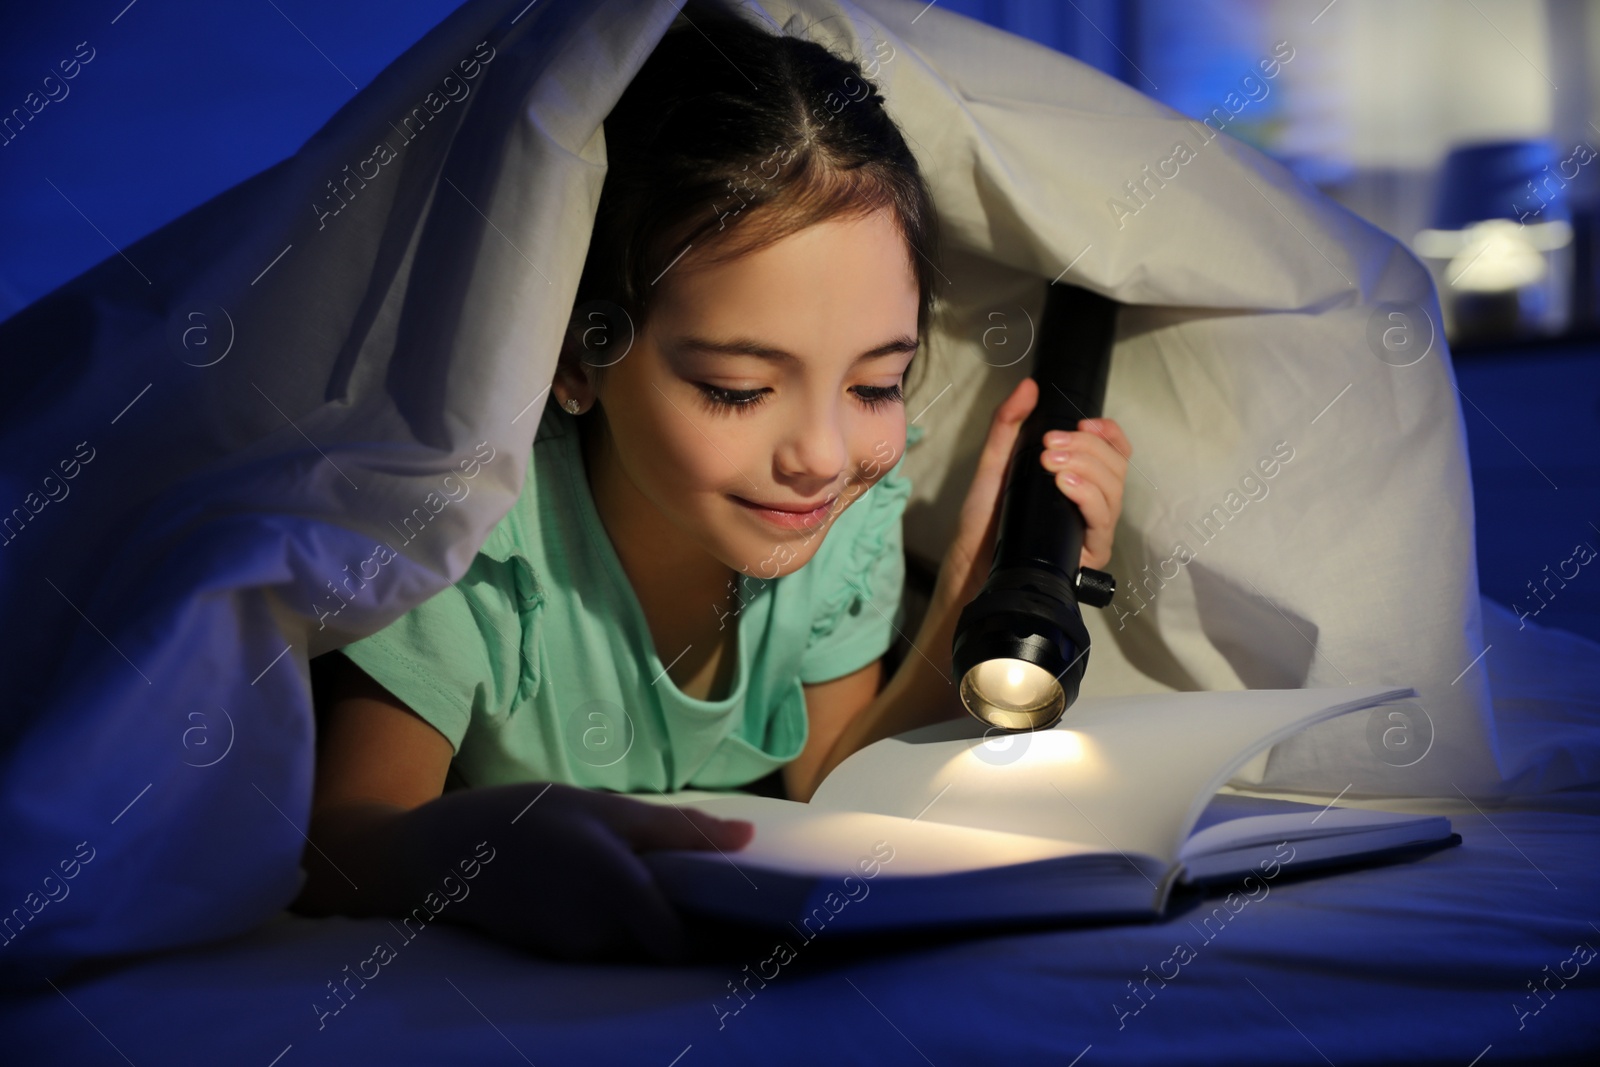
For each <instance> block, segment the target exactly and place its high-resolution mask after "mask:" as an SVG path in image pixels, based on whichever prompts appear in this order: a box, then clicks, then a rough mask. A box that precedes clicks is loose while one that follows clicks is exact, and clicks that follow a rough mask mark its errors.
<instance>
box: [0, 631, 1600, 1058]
mask: <svg viewBox="0 0 1600 1067" xmlns="http://www.w3.org/2000/svg"><path fill="white" fill-rule="evenodd" d="M1489 610H1490V611H1491V618H1492V619H1494V620H1496V625H1497V626H1498V628H1499V629H1498V633H1497V635H1496V636H1499V637H1500V638H1502V639H1504V640H1507V641H1508V642H1509V641H1510V639H1512V637H1513V635H1514V634H1515V632H1516V627H1515V620H1514V617H1513V616H1512V615H1511V613H1510V612H1508V611H1506V610H1505V609H1503V608H1497V607H1496V606H1495V605H1493V604H1492V603H1491V604H1490V605H1489ZM1516 636H1520V637H1521V638H1524V639H1526V638H1528V637H1529V636H1530V635H1529V633H1528V632H1526V631H1524V632H1522V633H1521V634H1520V635H1516ZM1533 637H1534V640H1533V641H1526V640H1525V641H1524V642H1523V643H1522V646H1521V647H1522V648H1523V649H1524V651H1523V652H1522V653H1521V654H1520V655H1519V657H1518V658H1517V659H1516V660H1515V661H1513V660H1512V659H1511V657H1507V659H1506V660H1505V661H1503V664H1504V665H1503V666H1502V667H1501V668H1499V669H1498V670H1497V674H1496V677H1495V679H1494V680H1495V682H1496V685H1497V691H1499V692H1501V693H1504V694H1505V697H1504V698H1503V699H1504V701H1505V702H1506V704H1507V706H1510V705H1512V704H1514V705H1515V706H1516V707H1517V709H1518V718H1516V719H1515V720H1513V721H1515V722H1517V723H1518V724H1519V725H1520V727H1522V728H1523V729H1525V731H1526V734H1525V735H1519V734H1517V733H1516V731H1513V740H1514V741H1516V742H1521V743H1524V744H1526V745H1527V746H1529V747H1530V748H1534V747H1541V746H1543V747H1544V748H1545V750H1546V751H1550V745H1551V744H1552V739H1553V738H1564V739H1565V740H1564V741H1562V742H1561V743H1565V744H1570V743H1572V742H1573V741H1574V739H1576V738H1578V737H1579V736H1580V733H1581V732H1584V731H1586V732H1587V733H1589V734H1593V733H1594V732H1595V731H1596V730H1597V729H1600V727H1597V726H1596V723H1595V715H1596V711H1597V710H1600V708H1597V701H1596V697H1595V694H1596V693H1597V692H1600V685H1597V681H1600V678H1597V674H1600V655H1597V654H1600V646H1597V645H1596V644H1594V643H1593V642H1590V641H1587V640H1586V639H1583V638H1580V637H1577V636H1576V635H1571V634H1567V633H1565V632H1563V631H1557V630H1541V631H1538V632H1536V633H1534V634H1533ZM1506 647H1511V648H1516V647H1517V646H1516V645H1515V644H1511V645H1509V646H1506ZM1590 748H1591V751H1592V750H1593V746H1592V745H1591V746H1590ZM1302 799H1303V797H1302ZM1327 799H1330V800H1331V799H1332V797H1329V798H1327ZM1378 806H1387V807H1390V808H1393V809H1395V810H1400V809H1404V810H1429V811H1443V812H1447V813H1448V814H1449V815H1450V818H1451V821H1452V824H1453V826H1454V828H1455V829H1456V830H1457V832H1459V833H1460V834H1461V837H1462V843H1461V844H1460V845H1459V846H1456V847H1453V848H1447V849H1444V850H1442V851H1438V852H1434V853H1431V854H1428V855H1425V856H1422V857H1420V858H1416V859H1412V860H1407V861H1402V862H1394V863H1390V864H1386V865H1382V866H1377V867H1372V868H1363V869H1353V870H1345V871H1341V872H1336V873H1324V874H1320V875H1312V874H1307V875H1306V876H1304V877H1302V878H1300V879H1298V880H1291V879H1288V878H1284V879H1282V880H1280V881H1279V882H1277V883H1275V884H1273V885H1272V886H1271V888H1270V891H1269V892H1268V893H1267V894H1266V895H1265V896H1263V897H1260V898H1259V899H1257V900H1254V901H1253V902H1251V903H1249V904H1247V905H1244V906H1242V907H1240V906H1238V905H1235V906H1236V907H1238V910H1237V911H1234V910H1233V909H1230V908H1226V907H1222V899H1221V898H1222V894H1223V892H1224V890H1222V889H1216V890H1213V891H1212V892H1211V894H1210V895H1209V896H1207V897H1206V898H1204V899H1200V898H1199V897H1198V896H1192V897H1191V898H1189V899H1187V900H1185V901H1184V903H1183V905H1182V906H1181V908H1180V909H1179V910H1177V911H1175V913H1174V914H1172V915H1171V916H1169V917H1168V918H1166V919H1164V920H1162V921H1159V922H1154V923H1149V924H1130V925H1111V926H1078V927H1072V926H1065V927H1063V926H1057V927H1051V926H1049V925H1048V924H1046V925H1041V926H1036V927H1031V928H1027V929H1020V930H1004V929H1002V930H966V931H945V932H929V933H919V934H915V935H905V936H901V937H898V938H893V939H885V938H879V939H872V940H865V941H850V940H849V939H842V938H836V939H834V940H832V941H830V940H829V939H828V937H827V934H826V932H824V933H822V934H819V935H818V936H817V938H816V940H815V941H813V942H803V941H801V942H800V943H799V944H798V945H797V946H795V949H796V951H795V957H794V959H793V960H792V961H791V962H789V963H788V964H787V965H785V966H784V967H783V968H782V969H781V970H780V972H779V973H778V974H777V976H776V977H774V978H772V980H771V981H769V982H764V983H763V982H762V981H761V980H760V978H759V977H758V978H756V979H755V980H749V979H748V976H749V975H750V973H751V970H750V968H753V967H754V966H755V964H756V963H757V961H758V960H761V959H763V958H765V957H767V956H769V955H770V954H771V950H772V946H773V943H774V941H775V936H774V935H761V934H756V933H753V932H746V931H737V932H730V931H727V930H720V931H719V930H717V929H715V928H709V927H707V928H702V929H700V930H699V933H700V934H701V936H702V937H703V938H704V943H703V945H702V947H701V949H700V950H699V951H700V953H701V958H699V959H697V960H696V962H695V964H694V965H691V966H682V967H660V966H654V965H622V964H583V965H579V964H568V963H560V962H555V961H550V960H545V959H540V958H537V957H532V956H528V955H525V954H523V953H520V952H517V951H515V950H511V949H507V948H505V947H502V946H499V945H497V944H495V943H494V942H493V941H492V940H491V939H489V938H487V937H484V936H480V935H478V934H476V933H474V932H472V931H468V930H462V929H457V928H451V927H448V926H442V925H440V926H434V927H432V928H430V929H428V930H427V931H426V932H425V933H422V934H418V935H416V937H415V940H414V941H413V942H406V941H405V940H404V939H403V938H402V937H401V936H400V935H399V934H398V933H397V932H396V930H395V929H394V927H392V926H391V925H390V924H389V923H388V922H387V921H386V920H382V919H373V920H353V919H345V918H331V919H306V918H301V917H297V916H294V915H292V914H290V913H287V912H284V913H281V914H279V915H278V916H277V917H276V918H274V919H272V920H271V921H270V922H267V923H265V924H263V925H262V926H261V927H260V928H258V929H256V930H255V931H253V932H251V933H249V934H248V935H246V936H243V937H239V938H235V939H231V940H227V941H223V942H218V943H213V944H208V945H204V946H196V947H193V948H188V949H184V950H181V951H176V952H164V953H160V954H155V955H147V956H142V957H133V958H128V959H124V960H118V961H113V962H109V963H100V964H93V965H89V966H87V967H85V968H82V969H81V970H80V971H78V972H76V973H73V974H71V975H68V976H66V977H64V978H63V979H62V980H60V981H58V982H56V983H55V985H54V987H53V988H48V987H47V988H43V989H41V990H39V991H37V992H33V993H30V994H25V995H15V996H13V997H11V998H10V999H9V1000H8V1001H7V1002H6V1003H5V1005H4V1006H3V1007H0V1031H3V1032H4V1033H5V1034H6V1035H7V1039H6V1049H7V1054H6V1059H7V1062H11V1063H18V1064H24V1063H25V1064H73V1065H91V1064H101V1063H104V1064H113V1063H124V1062H127V1063H134V1064H138V1065H141V1067H143V1065H146V1064H159V1063H229V1064H260V1065H263V1067H293V1065H295V1064H322V1063H329V1064H332V1063H372V1064H385V1065H394V1067H399V1065H402V1064H418V1065H422V1064H428V1065H432V1064H442V1063H448V1064H452V1065H463V1067H464V1065H468V1064H480V1063H482V1064H504V1063H518V1062H528V1063H534V1064H538V1065H540V1067H545V1065H559V1064H576V1065H584V1064H595V1065H600V1064H639V1063H645V1064H661V1065H671V1064H679V1065H684V1067H688V1065H693V1064H708V1063H717V1064H722V1063H728V1064H735V1063H768V1064H821V1063H829V1064H831V1063H839V1064H847V1063H851V1064H879V1063H933V1064H939V1065H945V1064H987V1063H1016V1064H1050V1065H1066V1064H1072V1063H1081V1064H1113V1063H1115V1064H1149V1063H1172V1064H1191V1063H1192V1064H1212V1063H1229V1064H1298V1063H1306V1064H1320V1063H1334V1064H1338V1065H1340V1067H1346V1065H1351V1064H1374V1063H1376V1064H1384V1063H1393V1064H1418V1065H1420V1064H1449V1065H1453V1067H1465V1065H1468V1064H1474V1063H1479V1064H1493V1063H1517V1064H1544V1063H1551V1064H1557V1063H1562V1064H1564V1063H1573V1064H1578V1063H1589V1062H1593V1059H1592V1057H1593V1055H1594V1052H1595V1050H1596V1049H1597V1048H1600V982H1597V981H1595V980H1594V979H1595V974H1594V972H1595V969H1596V968H1597V967H1600V958H1596V957H1595V955H1594V953H1595V951H1596V949H1600V926H1597V923H1600V913H1597V911H1596V909H1595V901H1596V900H1600V849H1597V847H1596V845H1597V843H1600V788H1597V787H1595V786H1593V785H1591V786H1589V787H1584V788H1576V789H1566V790H1560V791H1556V792H1551V793H1540V794H1533V795H1529V796H1524V797H1513V798H1506V799H1504V800H1502V801H1500V802H1499V803H1496V804H1493V805H1490V806H1487V807H1485V806H1482V805H1475V804H1474V803H1473V802H1471V801H1467V800H1465V799H1464V798H1458V799H1457V800H1456V801H1455V802H1450V801H1448V800H1416V799H1413V800H1409V801H1406V800H1396V799H1391V800H1389V801H1387V802H1385V803H1384V804H1382V805H1378ZM1219 908H1221V910H1220V911H1219V910H1218V909H1219ZM1208 920H1209V921H1208ZM792 940H795V941H799V940H800V939H799V938H793V939H792ZM380 941H383V942H388V943H390V944H391V945H392V946H393V948H394V949H395V950H396V951H395V954H394V956H393V958H392V959H390V961H389V962H388V963H386V964H385V965H383V966H382V967H381V969H380V970H379V971H378V973H377V975H376V976H375V977H373V978H372V980H371V981H370V983H367V984H366V986H365V988H362V987H361V986H360V985H357V984H350V985H348V986H347V987H341V988H348V989H351V990H354V994H353V995H352V996H350V997H349V999H348V1003H343V999H342V998H341V1000H340V1001H335V1000H334V999H333V995H332V994H330V993H329V989H328V985H327V983H330V982H333V983H338V982H341V981H342V980H344V979H346V978H347V977H348V975H349V974H350V973H351V972H350V971H348V970H346V968H347V967H349V968H355V967H356V966H357V965H358V963H359V962H360V961H362V960H363V959H365V958H369V957H371V956H372V954H373V949H374V945H375V943H377V942H380ZM1179 943H1183V944H1185V945H1187V946H1188V948H1189V952H1186V953H1175V947H1176V946H1177V945H1178V944H1179ZM1586 946H1587V948H1586ZM1586 959H1587V962H1585V960H1586ZM366 973H368V974H370V973H371V971H370V969H367V971H366ZM769 973H770V972H769ZM1163 975H1165V976H1167V977H1165V978H1163V977H1162V976H1163ZM1152 976H1153V977H1152ZM747 981H748V983H749V984H748V985H740V983H743V982H747ZM730 983H731V984H732V985H738V986H739V988H740V989H741V990H746V989H748V990H753V993H750V994H747V993H743V992H741V994H740V996H739V998H738V999H735V997H734V994H733V993H732V992H731V991H730V990H731V985H730ZM1135 987H1137V992H1136V991H1135ZM337 1003H343V1006H342V1007H341V1008H339V1009H338V1011H337V1013H336V1014H334V1013H333V1011H334V1006H335V1004H337ZM319 1005H320V1007H319Z"/></svg>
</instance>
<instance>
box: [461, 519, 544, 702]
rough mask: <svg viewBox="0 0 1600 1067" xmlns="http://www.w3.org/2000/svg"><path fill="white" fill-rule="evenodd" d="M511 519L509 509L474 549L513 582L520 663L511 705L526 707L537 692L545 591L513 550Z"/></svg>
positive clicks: (524, 559) (524, 558)
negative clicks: (507, 572)
mask: <svg viewBox="0 0 1600 1067" xmlns="http://www.w3.org/2000/svg"><path fill="white" fill-rule="evenodd" d="M514 515H515V510H514V509H513V512H512V513H509V514H507V516H506V517H505V518H504V519H503V520H502V521H501V522H500V523H499V525H497V526H496V527H495V528H494V529H493V530H492V531H490V533H489V537H488V539H487V540H486V541H484V543H483V546H482V547H481V548H479V549H478V553H479V554H480V555H484V556H488V557H489V558H490V559H493V560H497V561H499V562H500V563H503V564H505V565H506V566H507V567H509V568H510V571H511V575H512V581H513V589H512V591H511V595H512V598H513V600H514V602H515V604H516V611H517V619H518V622H519V624H520V630H521V633H520V634H519V635H515V636H516V638H517V644H518V648H519V651H520V656H519V658H520V661H521V665H520V669H519V674H518V677H517V695H516V702H515V704H516V705H526V704H527V703H528V702H529V701H531V700H533V698H534V696H535V694H537V693H538V692H539V682H540V670H539V646H540V644H541V640H540V635H541V628H542V626H543V622H544V604H545V591H544V586H543V584H541V583H540V581H539V575H538V573H537V572H536V571H535V570H534V568H533V564H532V563H531V562H529V560H528V557H527V556H526V555H524V554H523V553H522V551H521V549H520V548H518V547H517V539H516V534H515V533H514V532H513V526H514V524H515V518H514Z"/></svg>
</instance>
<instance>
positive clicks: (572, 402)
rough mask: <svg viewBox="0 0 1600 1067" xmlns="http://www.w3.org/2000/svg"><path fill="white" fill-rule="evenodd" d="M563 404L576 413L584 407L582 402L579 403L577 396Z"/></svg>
mask: <svg viewBox="0 0 1600 1067" xmlns="http://www.w3.org/2000/svg"><path fill="white" fill-rule="evenodd" d="M561 406H562V407H564V408H566V409H567V410H568V411H570V412H572V414H574V415H576V414H577V413H578V411H579V409H580V408H582V407H583V405H582V404H580V403H578V401H577V399H576V398H572V399H568V400H567V402H566V403H565V404H562V405H561Z"/></svg>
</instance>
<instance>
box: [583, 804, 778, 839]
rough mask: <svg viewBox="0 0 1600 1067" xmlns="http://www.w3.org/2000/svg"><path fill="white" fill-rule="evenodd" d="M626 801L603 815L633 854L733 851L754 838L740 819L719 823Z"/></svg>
mask: <svg viewBox="0 0 1600 1067" xmlns="http://www.w3.org/2000/svg"><path fill="white" fill-rule="evenodd" d="M617 799H618V800H623V801H626V804H625V805H623V806H618V807H616V808H615V809H613V810H612V811H608V812H607V821H608V822H609V824H610V825H611V827H612V828H613V829H614V830H615V831H616V832H617V835H618V836H619V837H621V838H622V839H623V840H624V841H627V842H628V844H629V845H630V846H631V847H632V848H633V850H634V851H635V852H644V851H647V850H650V849H669V848H694V849H718V850H720V851H733V850H737V849H741V848H743V847H744V846H745V845H746V844H748V843H749V841H750V839H751V838H752V837H754V836H755V825H754V824H753V823H750V822H747V821H746V820H743V819H719V818H717V817H715V816H713V815H710V814H707V813H706V812H704V811H701V810H700V809H699V808H693V807H678V806H676V805H673V804H646V803H645V802H644V801H641V800H631V799H629V798H627V797H618V798H617Z"/></svg>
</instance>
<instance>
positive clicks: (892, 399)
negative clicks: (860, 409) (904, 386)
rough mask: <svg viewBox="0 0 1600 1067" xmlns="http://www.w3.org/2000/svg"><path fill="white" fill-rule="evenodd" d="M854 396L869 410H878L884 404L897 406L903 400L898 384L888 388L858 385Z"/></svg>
mask: <svg viewBox="0 0 1600 1067" xmlns="http://www.w3.org/2000/svg"><path fill="white" fill-rule="evenodd" d="M856 395H857V396H859V397H860V398H861V402H862V403H863V404H865V405H867V407H869V408H880V407H883V406H884V405H885V404H898V403H900V401H902V400H904V399H905V397H904V395H902V394H901V392H900V383H899V382H896V383H895V384H893V385H888V386H883V385H858V386H856Z"/></svg>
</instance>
